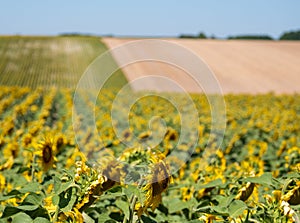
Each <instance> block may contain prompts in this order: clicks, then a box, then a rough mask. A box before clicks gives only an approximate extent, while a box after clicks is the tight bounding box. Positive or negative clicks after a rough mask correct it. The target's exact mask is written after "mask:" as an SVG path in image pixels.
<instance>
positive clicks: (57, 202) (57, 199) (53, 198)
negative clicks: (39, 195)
mask: <svg viewBox="0 0 300 223" xmlns="http://www.w3.org/2000/svg"><path fill="white" fill-rule="evenodd" d="M52 203H53V205H55V206H56V205H58V204H59V195H54V196H53V197H52Z"/></svg>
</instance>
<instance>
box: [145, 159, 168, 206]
mask: <svg viewBox="0 0 300 223" xmlns="http://www.w3.org/2000/svg"><path fill="white" fill-rule="evenodd" d="M170 181H171V176H170V173H169V168H168V167H167V165H166V164H165V163H164V162H163V161H162V160H160V161H159V162H157V163H155V164H154V167H153V174H152V175H151V177H150V182H149V183H148V184H146V185H145V187H144V188H143V190H144V191H147V192H146V200H145V202H144V205H143V209H144V211H146V209H147V208H151V210H152V211H154V210H155V209H156V208H157V207H158V205H159V204H160V203H161V201H162V195H161V194H162V193H163V192H164V191H165V190H166V189H167V188H168V186H169V184H170Z"/></svg>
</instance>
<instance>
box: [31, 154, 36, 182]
mask: <svg viewBox="0 0 300 223" xmlns="http://www.w3.org/2000/svg"><path fill="white" fill-rule="evenodd" d="M34 172H35V154H34V153H33V158H32V164H31V182H33V181H34Z"/></svg>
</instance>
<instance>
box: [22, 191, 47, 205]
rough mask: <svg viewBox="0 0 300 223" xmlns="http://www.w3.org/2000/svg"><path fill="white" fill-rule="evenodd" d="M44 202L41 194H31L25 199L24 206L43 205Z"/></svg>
mask: <svg viewBox="0 0 300 223" xmlns="http://www.w3.org/2000/svg"><path fill="white" fill-rule="evenodd" d="M42 202H43V197H42V195H41V194H35V193H30V194H28V195H27V197H26V198H25V199H24V201H23V202H22V204H33V205H41V204H42Z"/></svg>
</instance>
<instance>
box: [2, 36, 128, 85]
mask: <svg viewBox="0 0 300 223" xmlns="http://www.w3.org/2000/svg"><path fill="white" fill-rule="evenodd" d="M106 50H107V48H106V47H105V45H104V44H102V43H101V41H100V39H99V38H95V37H0V84H1V85H10V86H15V85H16V86H27V87H31V88H37V87H47V88H48V87H51V86H57V87H71V88H74V87H76V85H77V82H78V81H79V79H80V78H81V76H82V75H83V73H84V72H85V70H86V68H87V67H88V65H89V64H90V63H92V61H93V60H94V59H95V58H97V57H98V56H99V55H101V54H102V53H104V52H105V51H106ZM124 83H126V79H125V77H124V76H123V74H122V73H121V72H116V73H115V75H114V80H113V81H111V82H109V83H108V85H113V86H114V87H120V86H122V84H124Z"/></svg>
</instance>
